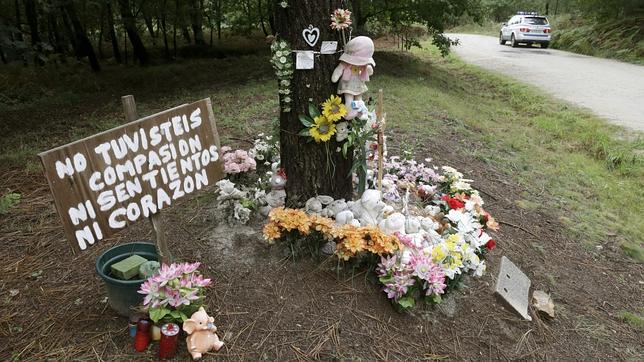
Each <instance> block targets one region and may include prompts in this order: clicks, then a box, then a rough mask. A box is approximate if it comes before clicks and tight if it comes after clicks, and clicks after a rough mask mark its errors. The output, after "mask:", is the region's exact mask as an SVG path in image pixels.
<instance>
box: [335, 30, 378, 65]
mask: <svg viewBox="0 0 644 362" xmlns="http://www.w3.org/2000/svg"><path fill="white" fill-rule="evenodd" d="M373 51H374V46H373V40H371V39H370V38H368V37H366V36H357V37H355V38H353V39H351V40H349V42H348V43H347V45H345V46H344V54H342V55H341V56H340V60H341V61H343V62H345V63H349V64H352V65H367V64H371V65H372V66H374V67H375V66H376V62H374V61H373V58H372V57H373Z"/></svg>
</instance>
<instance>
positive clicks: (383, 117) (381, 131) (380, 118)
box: [376, 89, 387, 192]
mask: <svg viewBox="0 0 644 362" xmlns="http://www.w3.org/2000/svg"><path fill="white" fill-rule="evenodd" d="M384 98H385V97H384V94H383V92H382V89H380V90H378V105H377V107H376V120H377V122H378V191H380V192H382V174H383V166H382V158H383V157H384V146H385V126H386V124H387V114H386V113H384V112H385V105H384Z"/></svg>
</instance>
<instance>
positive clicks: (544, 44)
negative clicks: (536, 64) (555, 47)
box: [541, 43, 550, 49]
mask: <svg viewBox="0 0 644 362" xmlns="http://www.w3.org/2000/svg"><path fill="white" fill-rule="evenodd" d="M548 45H550V43H541V48H543V49H548Z"/></svg>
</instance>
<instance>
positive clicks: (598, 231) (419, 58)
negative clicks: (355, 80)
mask: <svg viewBox="0 0 644 362" xmlns="http://www.w3.org/2000/svg"><path fill="white" fill-rule="evenodd" d="M424 45H425V46H426V47H427V49H425V50H416V51H415V52H414V56H415V59H404V60H402V59H399V60H395V58H394V60H393V64H387V61H385V62H384V63H385V66H386V67H387V68H388V69H397V68H403V64H402V63H408V64H405V65H404V69H405V71H404V74H391V73H388V72H386V71H385V72H384V73H385V74H382V73H379V74H377V75H378V76H377V77H374V82H373V83H375V85H377V87H379V88H380V87H382V88H384V89H386V91H387V98H388V99H390V98H394V100H393V102H392V101H390V100H388V109H389V110H388V113H389V114H390V115H391V116H390V118H392V119H395V121H393V122H392V124H395V125H396V126H395V127H400V128H401V129H403V130H405V131H407V132H419V134H422V135H427V136H430V137H440V135H441V134H442V133H444V132H456V133H458V134H459V135H460V136H461V137H462V138H463V139H465V140H466V142H465V144H464V145H460V148H461V149H463V150H464V152H469V153H470V154H471V155H473V156H474V157H476V158H477V159H479V160H482V161H484V162H487V163H489V164H492V165H495V166H497V167H500V168H502V169H504V170H506V172H507V174H508V175H513V177H514V178H515V179H516V181H518V182H519V183H520V184H521V185H522V186H523V187H525V188H526V189H527V190H529V194H528V195H526V197H525V198H526V199H527V200H517V201H518V202H519V203H520V204H522V205H526V207H532V208H534V207H538V208H541V209H542V211H543V212H545V213H555V214H556V215H558V217H559V219H560V220H561V221H562V222H563V223H564V224H565V225H566V226H567V227H568V228H569V230H570V232H571V233H572V234H573V236H574V237H575V238H577V239H578V240H579V241H580V242H581V243H583V244H584V245H586V246H588V247H593V246H596V245H610V246H615V247H616V246H617V245H619V246H621V247H622V248H623V249H624V250H625V251H626V253H627V254H628V255H629V256H632V257H633V258H634V259H635V260H641V257H638V256H641V253H642V250H643V249H642V247H643V242H644V241H643V240H642V236H643V235H644V223H643V222H642V219H643V217H644V138H643V137H642V135H641V134H638V133H634V132H630V131H625V130H623V129H621V128H618V127H616V126H612V125H608V124H607V123H606V122H604V121H603V120H601V119H599V118H597V117H595V116H594V115H592V114H589V113H588V112H586V111H583V110H580V109H577V108H575V107H572V106H570V105H568V104H565V103H563V102H559V101H556V100H554V99H552V98H551V97H549V96H544V95H543V94H542V92H539V91H538V90H536V89H534V88H532V87H529V86H526V85H525V84H522V83H518V82H515V81H513V80H510V79H507V78H506V77H503V76H500V75H496V74H493V73H490V72H487V71H483V70H481V69H479V68H476V67H474V66H470V65H467V64H465V63H464V62H462V61H460V60H459V59H458V58H456V57H455V56H450V57H448V58H446V59H442V58H440V57H439V56H438V53H437V51H436V50H435V49H433V48H431V47H430V46H429V44H424ZM397 63H401V64H397ZM381 64H383V62H382V60H381V62H380V64H379V66H380V65H381ZM411 95H413V96H411ZM391 103H393V105H390V104H391ZM419 124H422V126H420V127H419ZM429 141H430V142H431V138H430V140H429ZM455 147H458V146H457V145H455Z"/></svg>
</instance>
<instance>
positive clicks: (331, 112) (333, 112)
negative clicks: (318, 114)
mask: <svg viewBox="0 0 644 362" xmlns="http://www.w3.org/2000/svg"><path fill="white" fill-rule="evenodd" d="M322 114H323V115H324V116H325V117H326V118H327V119H328V120H329V121H331V122H336V121H339V120H340V119H341V118H342V117H344V116H346V115H347V107H346V106H345V105H344V104H342V99H340V97H338V96H335V95H332V96H331V97H330V98H329V99H327V100H326V101H325V102H324V103H322Z"/></svg>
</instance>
